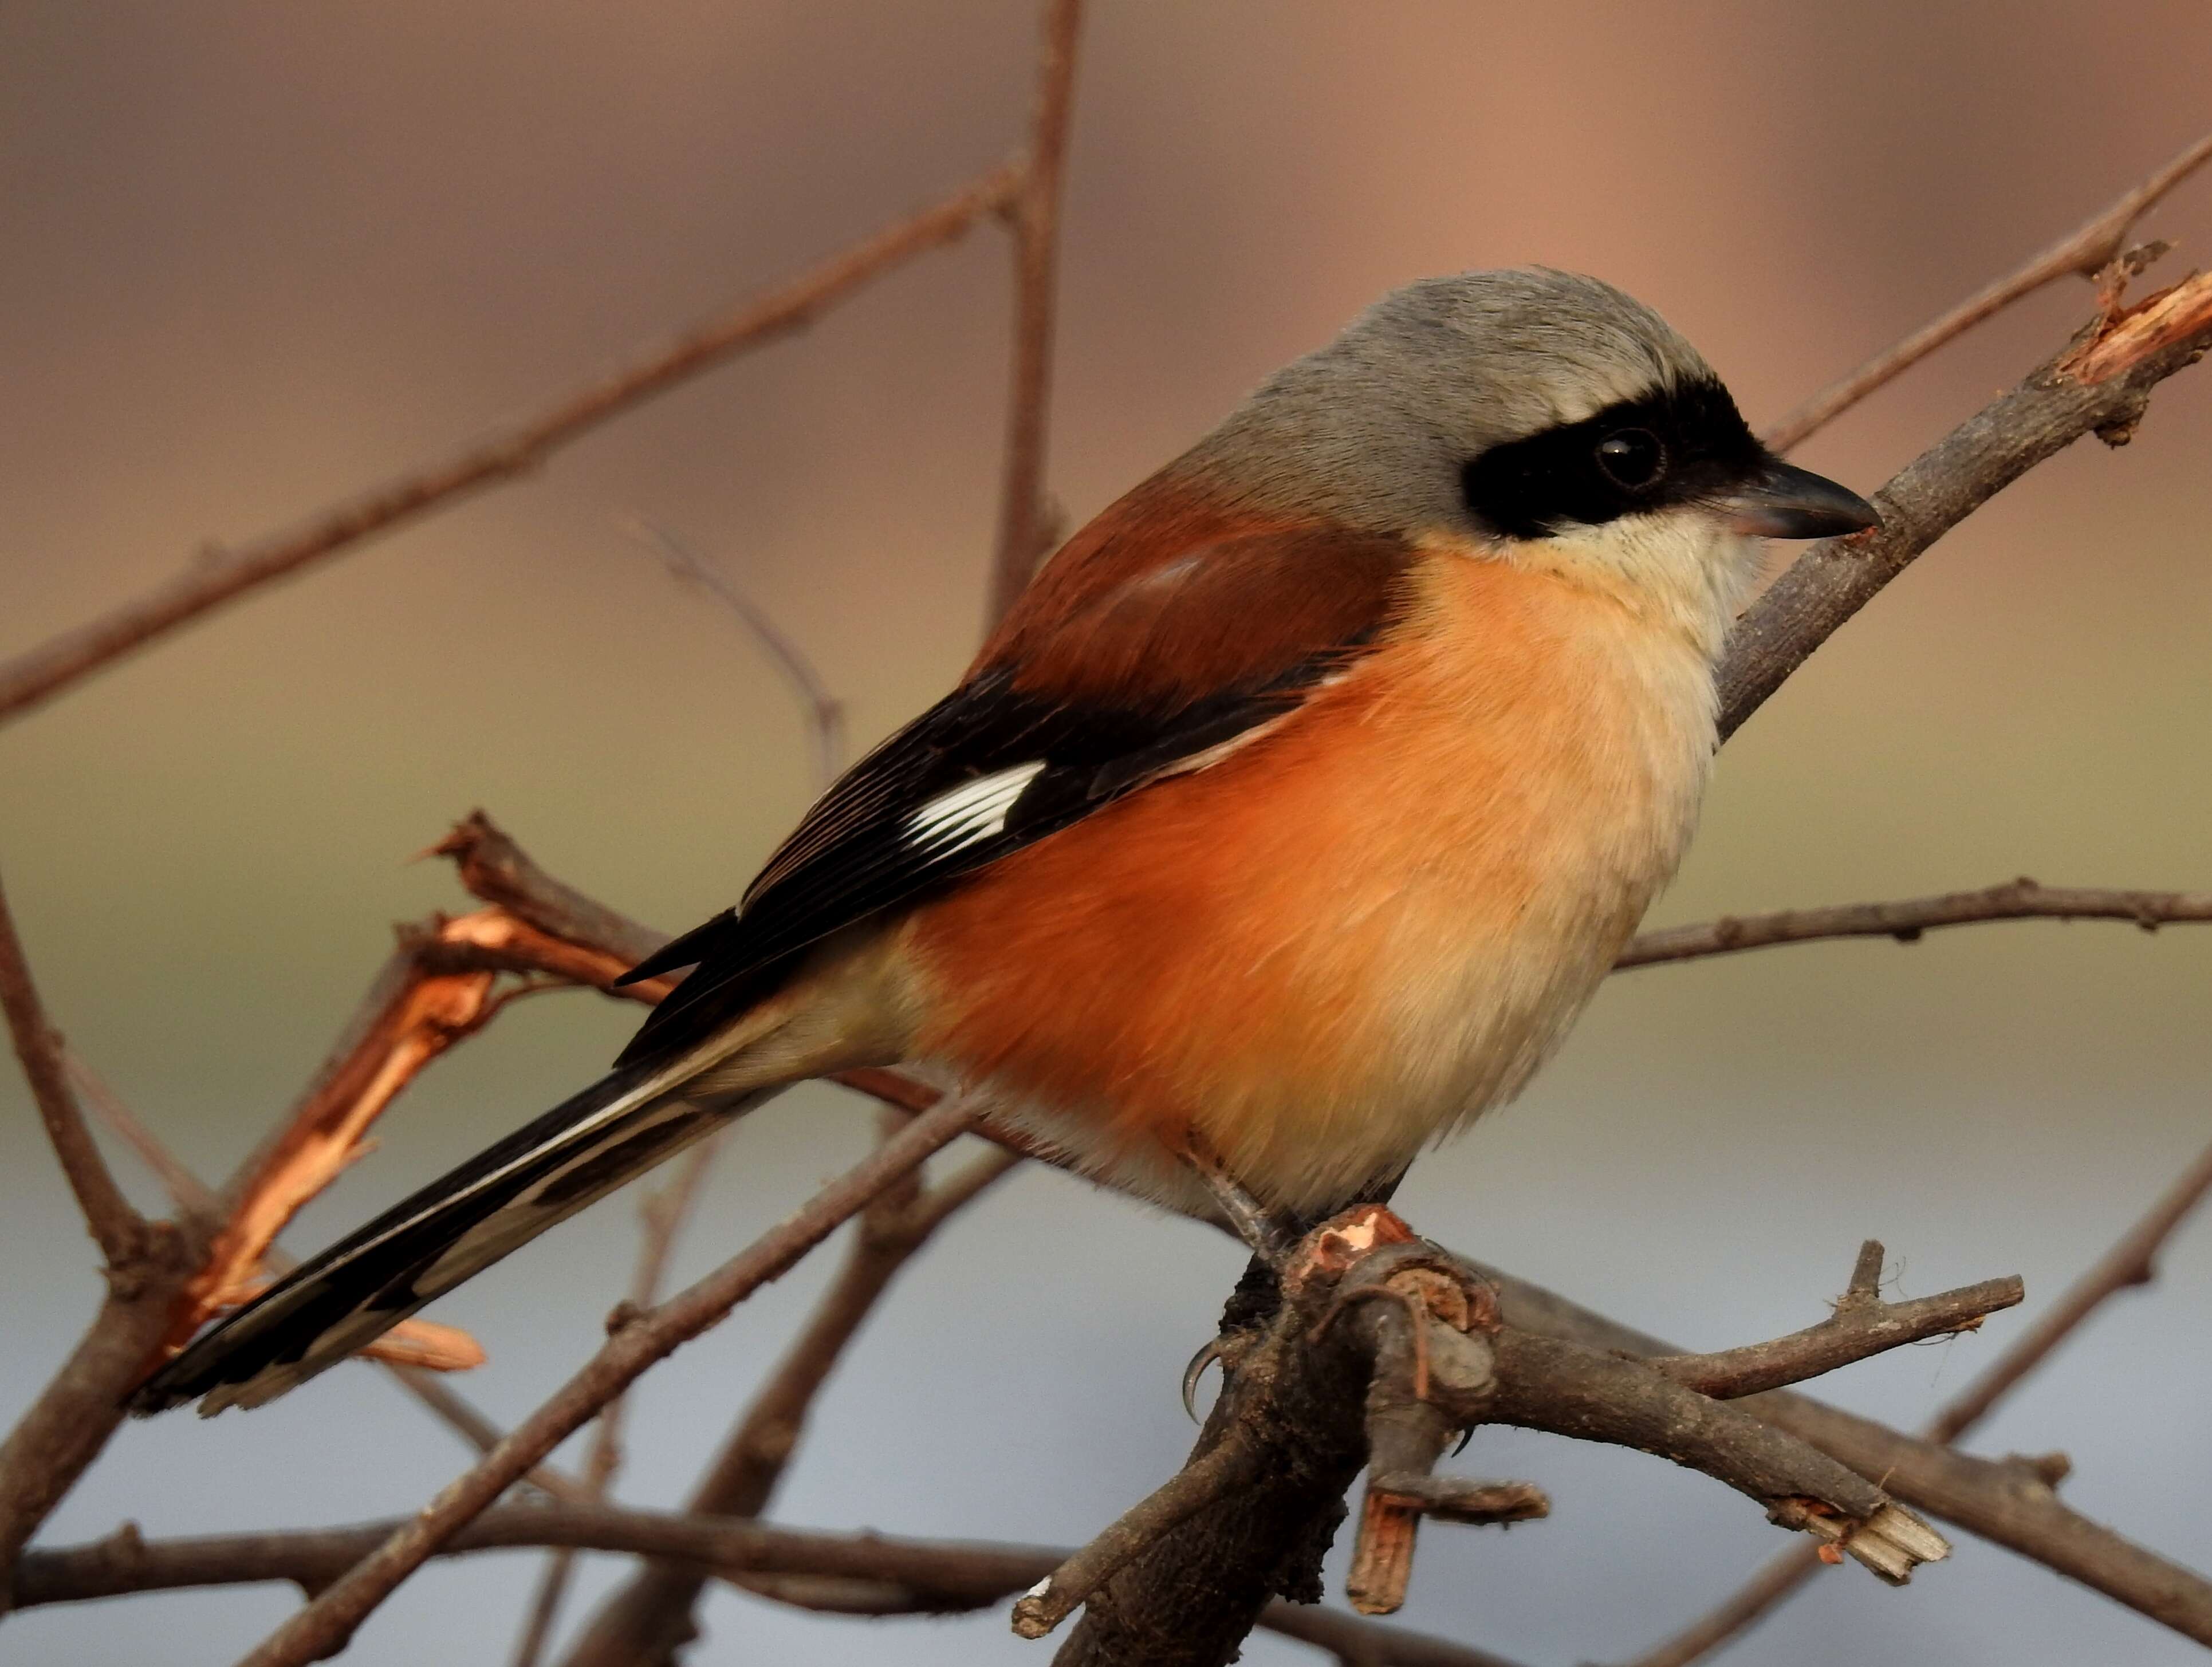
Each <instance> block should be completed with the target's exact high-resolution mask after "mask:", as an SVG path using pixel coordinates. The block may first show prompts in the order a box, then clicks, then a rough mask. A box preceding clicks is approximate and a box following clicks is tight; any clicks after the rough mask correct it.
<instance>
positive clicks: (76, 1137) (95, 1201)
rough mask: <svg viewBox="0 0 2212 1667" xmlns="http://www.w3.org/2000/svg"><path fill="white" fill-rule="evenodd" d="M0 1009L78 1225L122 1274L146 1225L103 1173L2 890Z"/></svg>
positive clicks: (140, 1245) (137, 1253)
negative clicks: (71, 1198) (79, 1215)
mask: <svg viewBox="0 0 2212 1667" xmlns="http://www.w3.org/2000/svg"><path fill="white" fill-rule="evenodd" d="M0 1009H4V1010H5V1012H6V1014H7V1018H8V1034H9V1039H10V1040H12V1041H13V1042H14V1043H15V1057H16V1058H18V1059H20V1060H21V1061H22V1064H23V1077H24V1080H25V1081H26V1082H28V1083H29V1084H30V1085H31V1098H32V1100H34V1101H35V1102H36V1103H37V1105H38V1107H39V1120H40V1122H42V1123H44V1124H46V1139H47V1140H48V1142H50V1143H52V1146H53V1149H54V1156H55V1157H57V1158H58V1159H59V1160H60V1161H61V1166H62V1173H63V1175H64V1177H66V1178H67V1179H68V1181H69V1185H70V1191H71V1192H73V1193H75V1194H76V1205H77V1209H78V1210H79V1212H80V1213H82V1215H83V1216H84V1224H85V1227H86V1228H87V1230H88V1231H89V1232H90V1233H91V1234H92V1237H93V1241H94V1243H95V1244H97V1245H98V1246H100V1255H101V1256H102V1257H104V1258H106V1262H107V1265H108V1267H109V1268H110V1269H112V1270H116V1271H118V1272H121V1271H123V1270H126V1269H128V1268H129V1267H131V1264H133V1263H135V1262H136V1261H137V1260H138V1258H140V1257H141V1256H143V1254H144V1245H145V1236H146V1223H145V1221H144V1220H143V1218H142V1217H141V1216H140V1215H139V1214H138V1212H137V1210H135V1209H132V1208H131V1201H130V1200H129V1199H128V1198H126V1197H124V1196H123V1189H122V1188H121V1187H119V1186H118V1185H116V1184H115V1177H114V1176H113V1175H112V1174H111V1173H108V1168H107V1161H106V1159H104V1158H102V1157H101V1156H100V1148H99V1147H98V1146H97V1145H96V1144H95V1143H94V1141H93V1138H92V1131H91V1130H90V1129H89V1128H88V1127H87V1126H86V1124H85V1120H84V1108H83V1107H82V1106H79V1105H78V1104H77V1103H76V1094H73V1093H72V1092H71V1091H70V1082H69V1069H68V1067H67V1066H66V1065H65V1064H64V1063H63V1056H62V1039H61V1037H60V1035H59V1034H58V1033H57V1032H56V1031H55V1029H54V1027H52V1025H50V1024H49V1023H47V1022H46V1009H45V1007H44V1006H43V1005H42V1004H41V1003H40V1001H39V990H38V985H36V984H35V983H33V981H32V978H31V964H30V962H29V961H27V960H26V959H25V958H24V955H23V943H22V940H21V938H19V937H17V936H16V935H15V916H14V914H13V913H11V912H9V907H8V898H7V894H6V893H5V892H4V891H0Z"/></svg>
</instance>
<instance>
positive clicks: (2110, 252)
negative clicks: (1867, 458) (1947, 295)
mask: <svg viewBox="0 0 2212 1667" xmlns="http://www.w3.org/2000/svg"><path fill="white" fill-rule="evenodd" d="M2207 159H2212V134H2207V135H2205V136H2204V137H2203V138H2201V139H2199V140H2198V141H2197V142H2196V143H2195V144H2192V145H2191V146H2190V147H2189V148H2188V149H2185V150H2184V151H2183V152H2182V153H2181V154H2180V155H2178V156H2176V157H2174V158H2173V160H2172V161H2170V162H2168V163H2167V164H2166V166H2165V167H2162V168H2160V169H2159V171H2158V172H2157V173H2154V174H2152V175H2151V176H2150V178H2149V179H2146V180H2144V181H2142V184H2140V185H2135V186H2133V187H2131V188H2130V189H2129V190H2128V191H2124V192H2123V193H2122V194H2121V195H2120V197H2118V200H2116V201H2115V202H2113V203H2111V204H2110V205H2109V206H2107V207H2106V208H2105V209H2102V210H2100V212H2099V213H2097V214H2095V215H2092V216H2091V217H2090V218H2089V219H2088V220H2087V221H2083V222H2082V223H2081V225H2080V226H2077V227H2075V228H2074V230H2072V231H2071V232H2069V233H2067V234H2066V235H2065V236H2064V237H2063V238H2061V239H2058V241H2057V242H2056V243H2054V244H2052V245H2051V246H2050V247H2049V248H2047V249H2045V250H2044V251H2042V252H2040V253H2039V254H2036V255H2033V256H2031V257H2030V258H2028V259H2027V261H2026V262H2025V263H2023V264H2021V266H2020V267H2018V268H2017V269H2016V270H2013V271H2011V272H2008V273H2007V274H2006V275H2005V276H2003V277H2001V278H1999V279H1997V280H1996V281H1995V282H1992V283H1990V284H1988V285H1985V286H1984V288H1981V289H1978V290H1977V291H1976V292H1975V293H1974V294H1972V295H1969V296H1968V297H1967V298H1966V300H1963V301H1961V302H1960V303H1959V305H1958V306H1954V307H1953V308H1952V309H1951V310H1950V311H1949V312H1946V313H1944V314H1943V315H1942V317H1941V318H1936V319H1934V320H1933V321H1931V322H1929V323H1928V324H1923V325H1922V326H1921V327H1920V328H1919V329H1918V330H1914V331H1913V332H1912V333H1911V335H1910V336H1906V337H1905V339H1904V340H1903V341H1901V342H1898V343H1897V344H1896V345H1895V346H1893V347H1889V348H1885V349H1883V350H1882V351H1881V352H1880V353H1878V354H1876V355H1875V356H1874V357H1873V358H1871V359H1869V360H1868V361H1866V363H1864V364H1863V365H1861V366H1860V367H1858V368H1857V370H1855V371H1853V372H1851V373H1850V375H1848V376H1846V377H1844V378H1843V379H1840V380H1838V381H1836V382H1832V383H1831V384H1829V385H1828V386H1826V387H1825V388H1823V389H1821V390H1820V392H1818V393H1816V394H1814V396H1813V397H1811V398H1810V399H1808V400H1807V401H1806V402H1805V403H1803V404H1802V405H1800V406H1799V407H1798V408H1797V409H1796V410H1794V411H1791V412H1790V414H1789V415H1787V416H1785V417H1784V418H1783V419H1782V420H1781V421H1778V422H1777V423H1776V424H1775V425H1774V426H1773V427H1771V429H1769V430H1768V431H1767V432H1766V433H1765V435H1764V436H1763V438H1764V439H1765V442H1766V444H1767V445H1768V446H1771V447H1772V448H1773V449H1774V450H1775V451H1777V452H1787V451H1789V450H1790V448H1791V447H1793V446H1799V445H1802V443H1803V442H1804V441H1805V439H1807V438H1808V437H1809V436H1810V435H1811V434H1813V433H1814V432H1815V431H1816V430H1818V429H1820V428H1823V427H1826V426H1827V425H1828V424H1829V423H1830V422H1832V421H1835V419H1836V418H1837V417H1838V416H1840V415H1843V413H1844V412H1845V411H1847V410H1849V409H1850V408H1851V407H1852V406H1854V405H1856V404H1857V403H1859V401H1861V400H1863V399H1864V398H1865V397H1867V396H1868V395H1869V394H1870V393H1872V392H1874V391H1875V390H1876V389H1877V388H1880V387H1881V386H1883V385H1885V384H1887V383H1888V382H1891V381H1893V380H1894V379H1896V378H1897V377H1899V376H1900V375H1902V374H1903V373H1905V371H1907V370H1909V369H1911V367H1913V366H1914V365H1917V364H1918V363H1919V362H1920V361H1922V360H1923V359H1925V358H1926V357H1927V356H1928V355H1929V354H1931V353H1933V352H1935V351H1936V349H1938V348H1940V347H1942V346H1943V345H1944V344H1945V343H1946V342H1950V341H1952V340H1954V338H1956V337H1957V336H1962V335H1964V334H1965V333H1966V331H1967V330H1972V328H1973V327H1974V326H1975V325H1976V324H1980V323H1981V322H1982V321H1983V320H1984V319H1985V318H1991V317H1993V316H1994V315H1996V313H1999V312H2002V311H2003V310H2004V309H2005V308H2006V307H2008V306H2011V305H2012V304H2013V303H2014V302H2015V301H2016V300H2020V299H2021V297H2022V296H2025V295H2031V294H2034V293H2035V292H2036V291H2037V290H2039V289H2040V288H2043V287H2044V286H2045V285H2046V284H2050V283H2054V282H2057V280H2058V279H2060V278H2063V277H2066V276H2069V274H2070V275H2072V276H2078V277H2084V278H2094V277H2096V276H2098V275H2099V274H2100V272H2102V271H2103V270H2104V269H2105V268H2106V267H2107V266H2110V265H2111V264H2112V262H2113V261H2115V260H2117V259H2118V258H2119V255H2120V252H2121V247H2122V246H2123V245H2124V243H2125V241H2126V239H2127V236H2128V233H2129V232H2130V231H2131V230H2132V229H2133V228H2134V226H2135V223H2136V221H2137V220H2139V219H2141V218H2142V215H2143V213H2144V211H2145V210H2147V209H2149V208H2150V207H2151V205H2152V204H2153V203H2156V202H2157V201H2158V200H2159V199H2160V197H2164V196H2165V195H2166V193H2167V192H2168V191H2172V189H2173V188H2174V187H2175V186H2176V185H2179V184H2180V183H2181V182H2182V181H2183V180H2185V179H2187V178H2188V177H2189V176H2190V175H2191V174H2192V173H2196V172H2197V169H2198V168H2199V167H2203V165H2204V163H2205V161H2206V160H2207Z"/></svg>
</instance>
